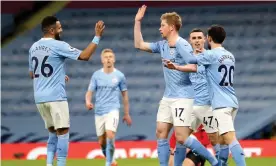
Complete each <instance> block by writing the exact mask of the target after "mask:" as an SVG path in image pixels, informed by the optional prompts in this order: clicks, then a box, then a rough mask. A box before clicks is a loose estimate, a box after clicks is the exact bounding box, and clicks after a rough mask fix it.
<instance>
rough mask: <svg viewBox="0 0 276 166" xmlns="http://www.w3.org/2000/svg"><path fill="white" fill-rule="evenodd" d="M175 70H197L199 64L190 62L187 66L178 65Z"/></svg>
mask: <svg viewBox="0 0 276 166" xmlns="http://www.w3.org/2000/svg"><path fill="white" fill-rule="evenodd" d="M175 70H178V71H182V72H197V65H195V64H188V65H185V66H176V68H175Z"/></svg>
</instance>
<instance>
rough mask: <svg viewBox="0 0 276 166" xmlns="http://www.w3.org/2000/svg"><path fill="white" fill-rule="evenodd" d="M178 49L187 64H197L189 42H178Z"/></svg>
mask: <svg viewBox="0 0 276 166" xmlns="http://www.w3.org/2000/svg"><path fill="white" fill-rule="evenodd" d="M176 49H177V51H178V52H179V54H180V55H181V56H182V58H183V59H184V61H185V62H186V63H187V64H196V63H197V60H196V58H195V56H194V54H193V49H192V47H191V45H190V44H189V43H188V42H185V41H183V40H179V41H178V42H177V45H176Z"/></svg>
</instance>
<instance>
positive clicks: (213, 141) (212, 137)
mask: <svg viewBox="0 0 276 166" xmlns="http://www.w3.org/2000/svg"><path fill="white" fill-rule="evenodd" d="M208 138H209V140H210V143H211V144H212V145H213V146H214V145H216V144H218V143H219V136H218V133H212V134H208Z"/></svg>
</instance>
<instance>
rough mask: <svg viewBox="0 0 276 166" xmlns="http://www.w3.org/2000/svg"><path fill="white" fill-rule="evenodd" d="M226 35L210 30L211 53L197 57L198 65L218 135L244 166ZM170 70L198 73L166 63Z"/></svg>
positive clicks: (219, 28)
mask: <svg viewBox="0 0 276 166" xmlns="http://www.w3.org/2000/svg"><path fill="white" fill-rule="evenodd" d="M225 37H226V32H225V30H224V28H223V27H222V26H219V25H213V26H211V27H210V28H209V29H208V37H207V40H208V45H209V47H211V50H201V51H200V52H202V53H201V54H199V55H197V56H196V57H197V63H198V65H204V66H205V68H206V73H207V80H208V83H209V86H210V97H211V105H212V108H213V112H214V116H215V117H216V118H217V120H218V130H219V134H220V135H221V136H222V138H223V143H225V144H226V145H228V146H229V149H230V151H231V153H232V156H233V159H234V161H235V162H236V165H237V166H245V165H246V163H245V159H244V153H243V150H242V148H241V145H240V144H239V142H238V141H237V138H236V135H235V129H234V119H235V116H236V114H237V110H238V100H237V97H236V94H235V90H234V87H233V84H234V81H233V78H234V77H233V75H234V70H235V57H234V55H233V54H232V53H231V52H229V51H228V50H226V49H225V48H224V47H222V43H223V41H224V39H225ZM167 67H168V68H170V69H175V70H179V71H183V72H196V71H197V70H198V69H197V65H194V64H189V65H185V66H179V65H175V64H173V62H171V61H170V62H167Z"/></svg>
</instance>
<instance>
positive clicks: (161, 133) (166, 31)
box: [134, 5, 218, 166]
mask: <svg viewBox="0 0 276 166" xmlns="http://www.w3.org/2000/svg"><path fill="white" fill-rule="evenodd" d="M146 8H147V7H146V6H145V5H143V6H142V7H141V8H140V9H139V10H138V12H137V14H136V17H135V25H134V45H135V47H136V48H138V49H140V50H143V51H147V52H151V53H159V54H161V58H162V59H170V60H172V61H174V62H175V63H177V64H180V65H184V64H189V62H190V61H193V60H194V61H195V57H194V56H193V54H192V53H193V50H192V47H191V45H190V44H189V43H188V42H187V41H186V40H185V39H183V38H181V37H180V36H179V33H178V32H179V30H180V28H181V26H182V21H181V17H180V16H179V15H178V14H177V13H175V12H172V13H165V14H163V15H162V16H161V18H160V20H161V25H160V29H159V31H160V33H161V36H162V37H163V39H164V40H161V41H158V42H154V43H148V42H144V40H143V37H142V34H141V20H142V18H143V16H144V13H145V11H146ZM163 71H164V78H165V84H166V88H165V92H164V96H163V98H162V100H161V101H160V104H159V108H158V113H157V128H156V136H157V146H158V148H157V151H158V159H159V163H160V165H161V166H167V165H168V161H169V156H170V147H169V143H168V140H167V139H168V134H169V132H170V130H171V128H172V126H174V130H175V133H176V141H177V145H176V152H175V165H176V166H182V163H183V161H184V158H185V156H186V155H185V154H186V147H188V148H190V149H191V150H193V151H195V152H197V153H198V154H200V155H201V156H203V157H205V158H206V159H207V160H208V161H209V162H210V163H211V164H212V165H213V166H214V165H217V164H218V161H217V159H216V158H214V157H213V156H212V154H211V153H210V152H209V151H208V150H207V149H206V148H205V147H204V146H203V145H202V144H201V143H200V142H199V141H197V140H196V139H193V138H192V137H189V135H190V133H191V129H190V128H189V127H190V126H191V112H192V110H193V98H194V89H193V86H192V83H191V81H190V78H189V73H184V72H179V71H174V70H169V69H167V68H165V67H163Z"/></svg>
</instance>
